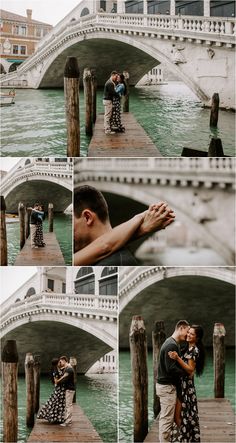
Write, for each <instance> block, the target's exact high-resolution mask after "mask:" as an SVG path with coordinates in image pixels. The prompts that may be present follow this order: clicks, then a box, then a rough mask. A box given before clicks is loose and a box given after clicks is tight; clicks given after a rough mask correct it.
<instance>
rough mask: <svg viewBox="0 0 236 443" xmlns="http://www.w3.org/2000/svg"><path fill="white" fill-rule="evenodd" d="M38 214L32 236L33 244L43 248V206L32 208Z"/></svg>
mask: <svg viewBox="0 0 236 443" xmlns="http://www.w3.org/2000/svg"><path fill="white" fill-rule="evenodd" d="M33 210H34V211H36V212H37V214H38V220H37V223H36V231H35V237H34V244H35V246H38V247H40V248H43V247H44V246H45V245H46V244H45V243H44V241H43V220H44V218H45V214H44V211H43V207H42V206H39V209H38V210H36V209H33Z"/></svg>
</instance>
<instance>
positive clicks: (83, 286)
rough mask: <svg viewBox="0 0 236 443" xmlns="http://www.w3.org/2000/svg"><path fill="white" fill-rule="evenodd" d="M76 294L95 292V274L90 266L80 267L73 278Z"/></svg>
mask: <svg viewBox="0 0 236 443" xmlns="http://www.w3.org/2000/svg"><path fill="white" fill-rule="evenodd" d="M75 293H76V294H95V275H94V272H93V268H92V267H91V266H84V267H82V268H80V270H79V271H78V273H77V275H76V280H75Z"/></svg>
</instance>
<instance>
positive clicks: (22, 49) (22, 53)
mask: <svg viewBox="0 0 236 443" xmlns="http://www.w3.org/2000/svg"><path fill="white" fill-rule="evenodd" d="M20 53H21V55H26V46H20Z"/></svg>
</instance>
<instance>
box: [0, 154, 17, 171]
mask: <svg viewBox="0 0 236 443" xmlns="http://www.w3.org/2000/svg"><path fill="white" fill-rule="evenodd" d="M19 160H20V158H19V157H0V170H1V171H10V169H11V168H13V166H15V164H16V163H17V162H18V161H19Z"/></svg>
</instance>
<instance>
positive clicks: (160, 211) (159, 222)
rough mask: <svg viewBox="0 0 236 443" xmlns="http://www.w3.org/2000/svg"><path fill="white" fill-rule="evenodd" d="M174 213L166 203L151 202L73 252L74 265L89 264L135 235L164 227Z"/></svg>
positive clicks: (113, 250) (172, 219)
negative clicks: (146, 208)
mask: <svg viewBox="0 0 236 443" xmlns="http://www.w3.org/2000/svg"><path fill="white" fill-rule="evenodd" d="M174 217H175V215H174V213H173V211H172V209H170V208H169V207H168V206H167V203H164V202H160V203H157V204H153V205H151V206H150V207H149V209H148V210H147V211H144V212H141V213H140V214H137V215H135V216H134V217H133V218H131V219H130V220H128V221H127V222H125V223H122V224H121V225H118V226H116V227H115V228H113V229H111V230H109V231H108V232H106V233H105V234H103V235H101V236H100V237H98V238H97V239H96V240H94V241H93V242H91V243H90V244H89V245H88V246H86V247H85V248H83V249H81V250H79V251H77V252H76V253H75V254H74V266H79V265H84V266H85V265H90V264H93V263H96V262H97V261H99V260H102V259H103V258H105V257H108V256H109V255H111V254H113V252H115V251H118V249H120V248H122V247H123V246H124V245H126V243H127V242H128V241H129V240H131V238H132V237H133V236H134V235H135V236H136V238H137V237H139V236H141V235H144V234H147V233H150V232H155V231H157V230H158V229H165V228H166V227H167V226H168V225H169V224H170V223H172V222H173V221H174Z"/></svg>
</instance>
